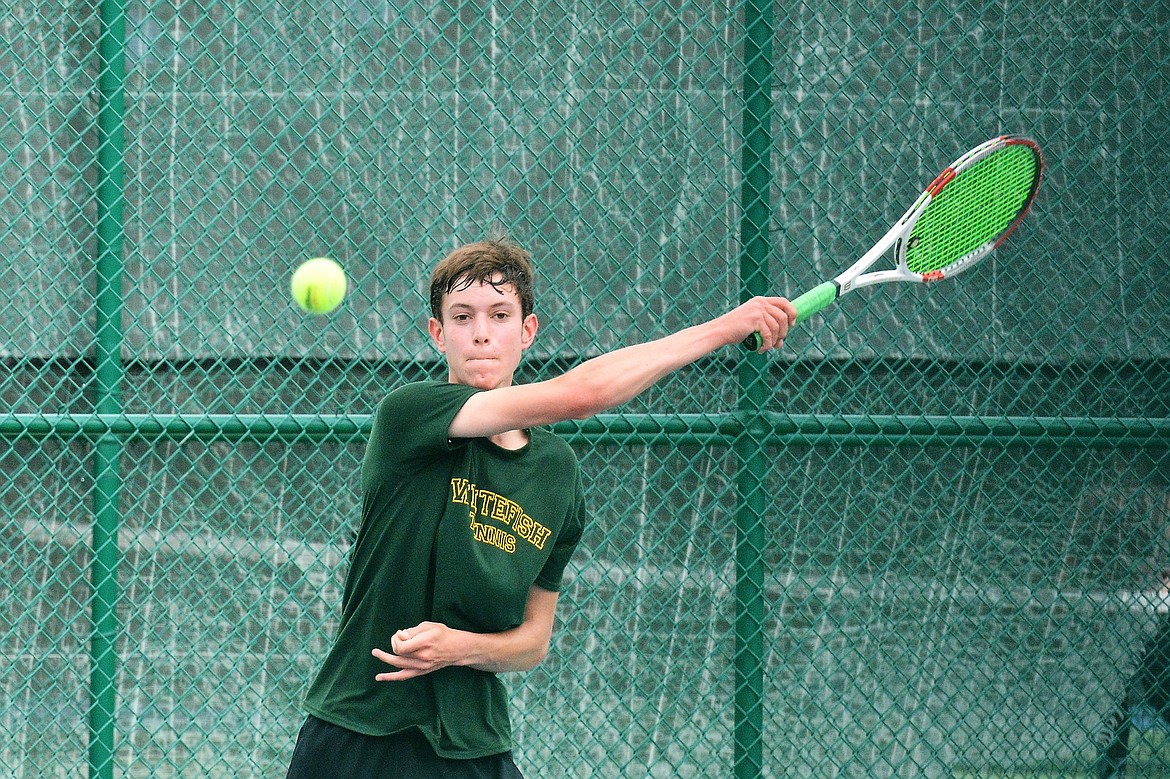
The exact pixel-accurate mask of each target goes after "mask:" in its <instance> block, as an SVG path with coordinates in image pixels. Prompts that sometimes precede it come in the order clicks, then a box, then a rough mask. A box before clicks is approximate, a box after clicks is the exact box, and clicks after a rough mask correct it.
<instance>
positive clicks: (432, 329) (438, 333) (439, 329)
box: [427, 317, 447, 354]
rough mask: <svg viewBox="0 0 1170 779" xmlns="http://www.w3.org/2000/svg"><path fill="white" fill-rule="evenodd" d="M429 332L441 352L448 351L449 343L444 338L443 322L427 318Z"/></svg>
mask: <svg viewBox="0 0 1170 779" xmlns="http://www.w3.org/2000/svg"><path fill="white" fill-rule="evenodd" d="M427 332H428V333H430V334H431V342H432V343H433V344H434V345H435V348H436V349H438V350H439V352H440V353H441V354H446V353H447V344H446V341H445V340H444V339H443V323H442V322H440V321H439V320H438V319H435V318H434V317H431V318H430V319H428V320H427Z"/></svg>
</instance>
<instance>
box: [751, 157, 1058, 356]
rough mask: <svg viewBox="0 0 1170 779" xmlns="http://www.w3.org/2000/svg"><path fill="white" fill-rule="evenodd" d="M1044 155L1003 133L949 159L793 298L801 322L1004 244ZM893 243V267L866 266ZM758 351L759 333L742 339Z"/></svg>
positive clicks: (943, 273)
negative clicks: (878, 229)
mask: <svg viewBox="0 0 1170 779" xmlns="http://www.w3.org/2000/svg"><path fill="white" fill-rule="evenodd" d="M1043 168H1044V158H1043V156H1042V155H1041V153H1040V147H1039V146H1038V145H1037V144H1036V143H1035V141H1032V140H1030V139H1028V138H1019V137H1016V136H1012V135H1002V136H1000V137H998V138H993V139H992V140H990V141H987V142H986V143H982V144H980V145H978V146H976V147H975V148H974V149H972V150H971V151H969V152H967V153H966V154H964V155H963V156H962V157H960V158H959V159H957V160H955V161H954V162H952V163H951V164H950V165H949V166H947V168H946V170H944V171H943V172H942V173H940V174H939V175H938V176H937V177H936V178H935V180H934V181H933V182H931V184H930V186H928V187H927V188H926V191H925V192H923V193H922V194H921V195H919V196H918V200H917V201H915V203H914V205H913V206H911V207H910V210H909V211H907V212H906V213H905V215H904V216H903V217H902V218H901V219H899V220H898V222H897V223H896V224H895V225H894V226H893V227H891V228H890V231H889V232H887V233H886V234H885V236H884V237H883V238H882V239H881V240H880V241H878V242H877V244H875V245H874V247H873V248H872V249H870V250H869V251H868V252H866V253H865V255H864V256H863V257H862V258H861V259H860V260H858V261H857V262H855V263H854V264H853V265H852V266H851V267H850V268H849V269H848V270H846V271H845V272H844V273H842V274H840V275H839V276H837V277H836V278H834V279H833V280H832V281H825V282H822V283H821V284H818V285H817V286H815V287H813V288H812V289H810V290H809V291H808V292H805V293H804V294H803V295H801V296H800V297H798V298H796V299H795V300H793V301H792V305H793V306H795V307H796V321H797V322H803V321H804V320H805V319H808V318H809V317H810V316H812V315H813V314H815V313H817V312H818V311H820V310H821V309H823V308H825V307H827V306H829V305H830V304H831V303H833V302H834V301H835V300H837V298H839V297H841V296H842V295H844V294H845V293H846V292H851V291H853V290H855V289H860V288H861V287H868V286H870V285H873V284H882V283H885V282H888V281H915V282H919V283H925V282H928V281H939V280H941V279H945V278H949V277H951V276H954V275H955V274H956V273H960V272H961V271H964V270H966V269H967V268H970V267H971V266H972V265H974V264H975V263H977V262H979V260H981V259H983V258H984V257H986V256H987V255H989V254H991V252H992V251H993V250H994V249H995V248H996V247H997V246H999V245H1000V244H1001V243H1003V241H1004V239H1005V238H1007V237H1008V235H1010V234H1011V232H1012V231H1013V230H1015V229H1016V225H1018V224H1019V223H1020V220H1021V219H1023V218H1024V215H1025V214H1027V213H1028V208H1029V207H1031V205H1032V201H1033V200H1034V199H1035V198H1036V190H1037V189H1039V188H1040V175H1041V172H1042V171H1043ZM891 246H894V247H895V253H896V255H897V266H896V267H895V268H894V269H893V270H881V271H874V272H872V273H865V272H864V271H866V270H867V269H868V268H869V267H870V266H872V265H873V264H874V263H875V262H877V261H878V259H880V258H881V256H882V255H884V254H885V253H886V251H887V250H888V249H889V248H890V247H891ZM743 345H744V346H745V347H747V348H748V349H751V350H752V351H756V350H757V349H759V348H760V346H761V345H762V340H761V339H760V334H759V333H752V334H751V335H749V336H748V337H747V338H745V339H744V341H743Z"/></svg>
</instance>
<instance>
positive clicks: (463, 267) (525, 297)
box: [431, 235, 536, 320]
mask: <svg viewBox="0 0 1170 779" xmlns="http://www.w3.org/2000/svg"><path fill="white" fill-rule="evenodd" d="M480 282H484V283H486V284H491V285H492V286H493V287H495V288H496V289H497V290H498V289H499V288H500V287H502V286H503V285H505V284H511V285H512V287H513V288H514V289H515V290H516V294H517V295H519V296H520V308H521V311H522V312H523V315H524V316H528V315H529V314H531V313H532V312H533V309H534V308H535V305H536V301H535V296H534V294H533V282H532V255H531V254H529V252H528V251H527V250H526V249H524V248H522V247H521V246H520V245H519V244H517V243H515V242H514V241H512V240H511V239H510V238H508V237H507V236H502V235H497V236H492V237H489V238H485V239H484V240H482V241H477V242H475V243H469V244H466V245H464V246H460V247H459V248H458V249H456V250H454V251H453V252H451V253H450V254H448V255H447V256H446V257H444V258H443V259H442V260H440V261H439V264H438V265H436V266H435V269H434V270H433V271H431V315H432V316H433V317H435V319H439V320H441V319H442V318H443V297H444V296H446V295H447V294H449V293H451V292H455V291H457V290H462V289H467V288H468V287H470V286H471V285H472V284H478V283H480Z"/></svg>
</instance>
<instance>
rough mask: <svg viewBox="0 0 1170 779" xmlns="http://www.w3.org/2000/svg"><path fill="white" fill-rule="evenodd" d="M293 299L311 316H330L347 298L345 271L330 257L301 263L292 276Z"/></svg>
mask: <svg viewBox="0 0 1170 779" xmlns="http://www.w3.org/2000/svg"><path fill="white" fill-rule="evenodd" d="M290 287H291V288H292V296H293V299H294V300H296V301H297V305H298V306H300V307H301V308H303V309H304V310H305V311H308V312H309V313H310V314H328V313H329V312H330V311H332V310H333V309H335V308H337V307H338V306H339V305H341V300H342V298H344V297H345V287H346V283H345V271H343V270H342V269H341V266H340V265H338V264H337V263H336V262H334V261H333V260H331V259H329V258H328V257H316V258H314V259H312V260H308V261H306V262H304V263H301V267H299V268H297V269H296V272H295V273H293V275H292V282H291V284H290Z"/></svg>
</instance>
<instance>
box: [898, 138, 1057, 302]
mask: <svg viewBox="0 0 1170 779" xmlns="http://www.w3.org/2000/svg"><path fill="white" fill-rule="evenodd" d="M1043 171H1044V157H1043V155H1042V154H1041V152H1040V147H1039V145H1037V144H1036V142H1035V141H1033V140H1031V139H1029V138H1023V137H1019V136H1012V135H1003V136H1000V137H998V138H993V139H992V140H990V141H987V142H986V143H982V144H980V145H979V146H976V147H975V148H974V149H972V150H971V151H969V152H967V153H966V154H964V155H963V156H962V157H960V158H959V159H957V160H955V161H954V162H953V163H951V164H950V165H949V166H947V168H946V170H944V171H943V172H942V173H940V174H939V175H938V177H936V178H935V180H934V181H933V182H932V183H931V184H930V186H929V187H927V188H926V191H925V192H924V193H923V194H922V196H921V198H920V199H919V203H918V204H916V206H915V208H913V209H911V212H910V213H909V214H908V217H907V220H908V223H907V224H906V225H905V226H904V232H903V237H902V238H901V239H900V240H899V241H898V244H897V249H896V253H897V258H898V266H899V269H900V270H902V271H903V272H909V273H910V274H913V275H915V276H918V277H921V279H922V280H923V281H937V280H938V279H943V278H947V277H949V276H953V275H955V274H956V273H959V272H961V271H964V270H966V269H967V268H969V267H971V266H972V265H974V264H975V263H976V262H978V261H979V260H981V259H983V258H984V257H986V256H987V255H988V254H990V253H991V252H992V251H994V250H995V248H996V247H997V246H999V245H1000V244H1001V243H1003V241H1004V240H1005V239H1006V238H1007V237H1008V236H1009V235H1011V233H1012V231H1013V230H1015V229H1016V226H1017V225H1019V223H1020V221H1021V220H1022V219H1023V218H1024V216H1025V215H1026V214H1027V213H1028V209H1029V208H1031V206H1032V202H1033V201H1034V200H1035V199H1036V192H1037V191H1038V190H1039V188H1040V179H1041V177H1042V175H1043Z"/></svg>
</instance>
